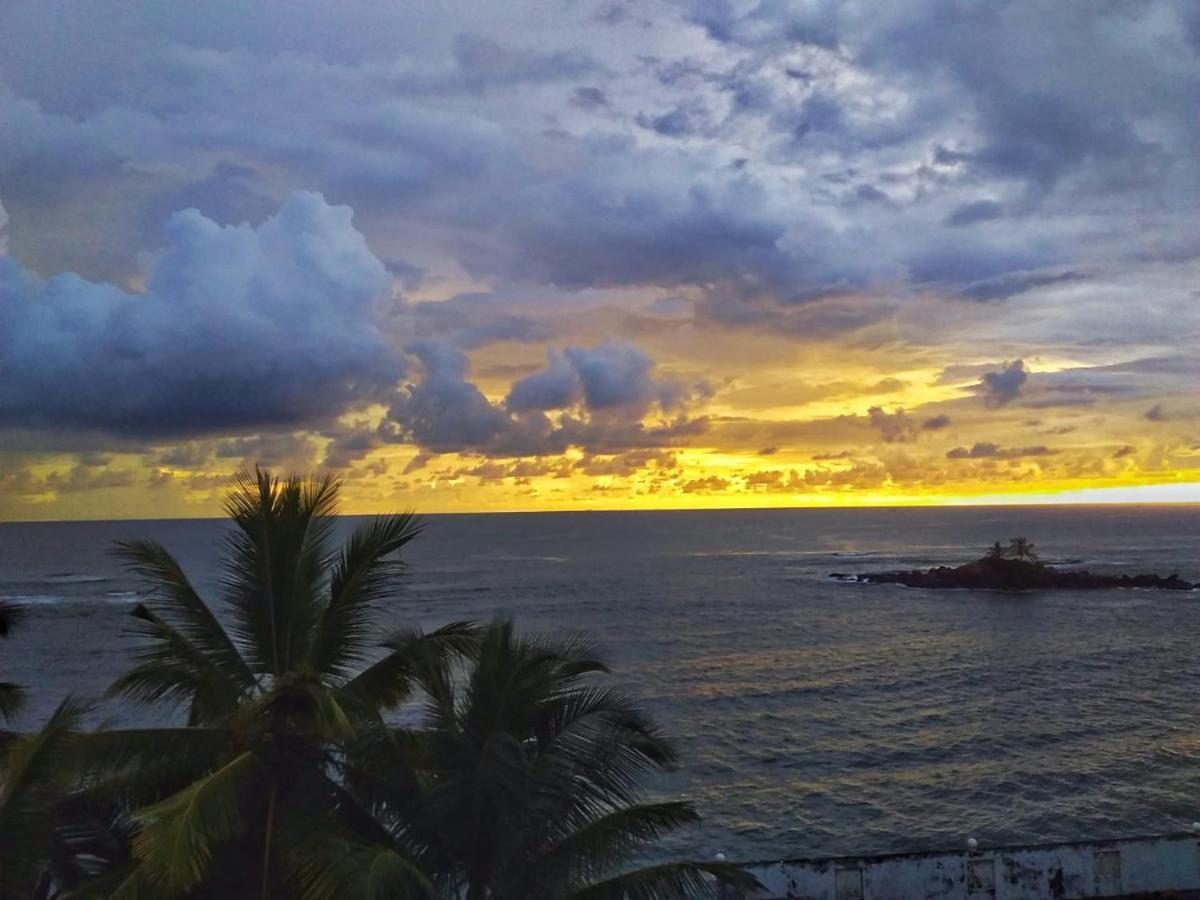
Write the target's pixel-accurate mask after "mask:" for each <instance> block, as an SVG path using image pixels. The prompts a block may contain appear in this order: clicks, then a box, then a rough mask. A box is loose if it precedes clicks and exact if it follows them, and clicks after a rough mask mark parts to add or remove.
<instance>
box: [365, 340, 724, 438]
mask: <svg viewBox="0 0 1200 900" xmlns="http://www.w3.org/2000/svg"><path fill="white" fill-rule="evenodd" d="M409 350H410V352H412V353H413V354H414V355H415V356H416V358H417V359H418V360H419V363H420V368H421V372H422V375H423V377H422V378H421V380H420V381H418V382H416V383H414V384H410V385H408V386H407V387H406V388H405V389H404V390H402V391H401V392H400V393H399V394H398V396H397V397H396V398H395V399H394V400H393V402H392V405H391V407H390V409H389V411H388V418H387V421H386V422H385V423H384V424H383V426H382V427H381V434H382V435H383V436H384V438H385V439H386V440H390V441H408V442H411V443H415V444H417V445H418V446H420V447H422V448H424V449H426V450H431V451H433V452H437V453H448V452H476V453H484V454H487V455H489V456H525V455H534V456H536V455H544V454H553V453H562V452H564V451H565V450H566V449H567V448H568V447H581V448H584V449H586V450H588V451H590V452H595V453H619V452H623V451H626V450H629V449H635V448H650V447H659V446H669V445H672V444H674V443H676V442H678V441H679V440H681V439H683V438H686V437H689V436H692V435H695V434H698V433H699V432H700V431H702V430H703V429H704V427H705V425H706V422H705V420H703V419H695V418H689V417H688V415H687V414H686V411H684V410H683V409H682V407H681V406H680V404H681V402H682V400H683V398H684V396H685V395H684V394H683V393H682V392H681V389H680V388H679V387H678V386H677V385H676V384H675V382H673V381H671V380H669V379H656V378H654V377H653V375H652V371H653V368H654V364H653V361H652V360H650V358H649V357H647V356H646V355H645V354H644V353H642V352H641V351H640V350H638V349H637V348H636V347H634V346H632V345H629V344H623V343H618V342H608V343H606V344H601V345H600V346H598V347H595V348H591V349H586V348H578V347H568V348H567V349H566V350H564V351H559V350H555V349H551V350H550V351H549V352H548V359H547V366H546V368H544V369H542V370H540V371H539V372H536V373H534V374H533V375H530V376H528V377H527V378H524V379H521V380H519V381H518V382H516V383H515V384H514V385H513V386H512V388H511V389H510V391H509V394H508V397H507V398H506V400H505V401H504V402H503V403H494V402H492V401H491V400H489V399H488V398H487V396H485V395H484V394H483V392H482V391H480V390H479V388H478V387H477V386H476V385H475V384H474V383H473V382H471V381H468V380H467V376H468V373H469V369H470V361H469V360H468V358H467V356H466V354H465V353H463V352H462V351H461V350H460V349H459V348H457V347H455V346H454V345H452V344H450V343H448V342H445V341H435V340H429V339H426V340H420V341H416V342H414V343H413V344H412V345H410V347H409ZM651 403H657V404H658V405H659V406H660V407H661V411H662V412H663V413H666V412H668V411H673V415H674V418H672V419H670V420H668V421H665V422H660V423H657V424H650V425H648V424H646V423H644V422H643V421H642V420H643V417H644V416H645V414H646V413H647V412H648V411H649V408H650V405H651ZM548 413H555V414H556V417H555V418H552V417H551V416H550V415H548Z"/></svg>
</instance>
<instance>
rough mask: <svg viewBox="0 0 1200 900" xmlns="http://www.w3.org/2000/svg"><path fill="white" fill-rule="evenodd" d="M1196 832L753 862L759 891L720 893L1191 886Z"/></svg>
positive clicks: (1183, 889) (1170, 890) (836, 896)
mask: <svg viewBox="0 0 1200 900" xmlns="http://www.w3.org/2000/svg"><path fill="white" fill-rule="evenodd" d="M1198 838H1200V835H1197V833H1195V832H1184V833H1176V834H1163V835H1152V836H1148V837H1135V838H1123V839H1119V840H1112V841H1072V842H1067V843H1058V844H1033V845H1026V846H1017V847H994V848H981V847H977V846H975V845H974V842H971V844H972V846H970V847H966V848H964V849H962V850H950V851H943V852H932V853H896V854H886V855H882V856H861V857H834V858H828V859H791V860H781V861H779V862H756V863H751V864H749V866H748V868H749V869H750V871H751V872H753V873H754V875H755V876H756V877H757V878H758V880H759V881H760V882H762V884H763V885H764V887H765V888H766V890H765V891H762V892H758V893H754V894H750V895H745V897H744V898H736V895H734V894H731V893H726V894H725V895H724V896H725V898H726V900H799V898H804V900H885V898H886V900H908V898H913V900H916V898H937V900H1042V898H1047V900H1050V898H1053V900H1069V898H1084V897H1122V896H1126V895H1129V894H1155V893H1157V894H1174V895H1178V894H1181V893H1184V894H1186V893H1189V892H1197V896H1200V841H1198Z"/></svg>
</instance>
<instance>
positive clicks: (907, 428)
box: [867, 406, 917, 444]
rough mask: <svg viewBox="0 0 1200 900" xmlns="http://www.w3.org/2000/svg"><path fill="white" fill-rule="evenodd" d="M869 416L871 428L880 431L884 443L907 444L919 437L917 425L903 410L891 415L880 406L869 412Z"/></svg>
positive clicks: (872, 408)
mask: <svg viewBox="0 0 1200 900" xmlns="http://www.w3.org/2000/svg"><path fill="white" fill-rule="evenodd" d="M867 416H868V419H869V420H870V424H871V427H872V428H875V429H877V430H878V431H879V434H880V436H881V437H882V438H883V440H884V443H887V444H899V443H906V442H908V441H912V440H915V439H916V437H917V423H916V422H914V421H913V420H912V419H911V418H910V417H909V415H908V413H906V412H905V411H904V410H903V409H898V410H896V411H895V412H891V413H889V412H884V410H883V408H882V407H880V406H872V407H871V408H870V409H868V410H867Z"/></svg>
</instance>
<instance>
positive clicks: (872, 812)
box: [0, 506, 1200, 860]
mask: <svg viewBox="0 0 1200 900" xmlns="http://www.w3.org/2000/svg"><path fill="white" fill-rule="evenodd" d="M427 522H428V527H427V530H426V531H425V533H424V534H423V535H422V537H421V538H420V539H419V541H417V542H416V543H415V544H413V545H412V546H411V552H410V553H409V554H408V559H409V560H410V562H411V564H412V568H411V572H410V574H409V575H408V577H407V579H406V584H405V587H404V589H403V591H402V592H401V593H400V594H399V595H398V596H397V597H396V599H395V600H394V601H393V602H392V603H390V604H389V606H388V607H387V608H386V610H385V611H384V613H383V614H382V621H383V625H384V626H385V627H389V626H400V625H408V624H414V623H415V624H419V625H422V626H425V627H436V626H437V625H438V624H440V623H444V622H449V621H452V620H457V619H463V618H477V619H488V618H491V617H493V616H497V615H512V616H513V617H515V619H516V621H517V622H518V623H519V624H520V625H522V626H524V627H526V628H529V629H543V630H558V631H563V630H572V629H584V630H586V631H588V632H590V633H591V634H592V635H594V636H595V637H596V638H597V639H598V640H599V642H600V643H601V645H602V646H603V647H604V648H605V649H606V651H607V653H608V656H609V658H610V659H611V661H612V663H613V665H614V667H615V671H616V680H617V681H619V682H620V683H621V684H622V685H624V686H625V687H627V688H628V689H629V690H630V691H631V692H633V693H634V694H635V695H636V696H638V697H640V698H641V699H642V700H643V701H644V703H645V704H646V706H647V707H648V708H649V709H650V710H651V711H652V712H653V713H654V714H655V716H656V717H657V718H658V720H659V721H660V722H661V723H662V725H663V726H665V728H666V729H667V730H668V731H669V732H670V733H671V734H672V735H673V736H674V737H675V738H676V739H677V741H678V744H679V746H680V748H681V750H682V752H683V760H684V761H683V764H682V767H681V769H680V771H679V772H677V773H675V774H673V775H671V776H669V777H668V778H667V779H665V780H663V781H661V782H659V783H657V784H656V785H655V786H654V789H655V790H656V791H657V792H660V793H663V794H669V795H674V796H684V797H689V798H691V799H693V800H694V801H695V802H696V803H697V804H698V806H699V808H700V810H701V812H702V813H703V815H704V825H703V826H702V827H701V828H700V829H697V830H690V831H688V832H687V833H685V834H681V835H679V836H678V837H677V838H676V839H675V842H674V843H673V844H671V845H669V847H668V849H669V850H672V851H681V850H682V851H686V852H688V853H692V854H697V855H703V856H708V855H710V854H712V853H716V852H718V851H719V852H724V853H726V854H728V855H729V857H730V858H740V859H758V860H764V859H780V858H784V857H797V856H805V855H814V854H821V855H825V854H850V853H859V852H883V851H899V850H919V849H933V848H942V847H947V846H957V845H960V844H961V842H962V841H963V840H964V839H965V837H966V836H967V835H972V836H975V837H976V838H978V839H979V840H980V842H981V843H985V844H995V843H1001V842H1026V841H1047V840H1059V839H1073V838H1083V837H1111V836H1119V835H1133V834H1142V833H1149V832H1157V831H1168V830H1173V829H1178V828H1181V827H1187V826H1188V825H1189V824H1190V823H1191V822H1193V821H1194V820H1198V819H1200V592H1193V593H1173V592H1151V591H1119V590H1112V591H1093V592H1078V593H1075V592H1062V593H1045V594H1036V593H1031V594H1004V593H995V592H976V591H926V590H915V589H906V588H901V587H897V586H893V585H856V584H845V583H840V582H837V581H835V580H832V579H830V578H829V575H830V573H832V572H859V571H871V570H880V569H892V568H897V567H916V566H922V567H923V566H929V565H935V564H941V563H947V564H955V563H960V562H965V561H967V560H969V559H973V558H976V557H978V556H979V555H981V553H982V551H983V550H984V549H985V548H987V547H988V546H989V545H990V544H991V543H992V542H993V541H996V540H1001V541H1007V540H1008V539H1009V538H1010V537H1013V536H1016V535H1023V536H1025V537H1028V538H1029V539H1031V540H1032V541H1034V542H1035V544H1036V546H1037V548H1038V549H1039V551H1041V553H1042V556H1043V559H1045V560H1047V561H1049V562H1051V563H1056V564H1057V563H1062V564H1070V565H1073V566H1078V567H1081V568H1088V569H1091V570H1093V571H1118V570H1125V571H1130V570H1132V571H1143V570H1146V571H1156V572H1159V573H1162V574H1169V573H1170V572H1175V571H1178V572H1179V573H1180V575H1181V576H1182V577H1184V578H1188V579H1189V580H1197V579H1200V507H1197V506H1177V507H1094V506H1093V507H1041V508H974V509H915V510H914V509H909V510H844V511H842V510H839V511H833V510H778V511H742V510H731V511H721V512H637V513H581V514H571V513H546V514H513V515H478V516H472V515H464V516H430V517H428V519H427ZM343 524H345V525H346V526H347V527H349V526H351V525H353V524H354V520H350V519H347V520H345V521H344V523H343ZM224 528H225V525H224V524H223V523H222V522H220V521H215V520H208V521H196V520H193V521H149V522H87V523H46V524H7V525H0V597H4V598H6V599H10V600H14V601H17V602H20V603H24V604H26V605H28V607H29V615H28V617H27V619H26V620H25V622H24V623H23V624H22V626H21V628H20V630H19V631H17V632H15V633H14V634H13V635H12V636H11V637H10V638H9V639H8V640H7V641H5V642H3V643H0V677H2V678H4V679H5V680H12V681H17V682H21V683H24V684H26V685H28V686H30V688H31V692H32V700H31V703H30V706H29V709H28V711H27V713H26V716H25V721H26V722H27V723H34V722H36V721H38V720H40V719H41V718H43V717H44V716H45V715H46V714H47V713H48V712H49V711H50V710H51V709H52V708H53V706H54V705H55V704H56V703H57V702H58V700H59V699H60V698H61V697H63V696H64V695H65V694H67V693H72V694H77V695H83V696H99V695H101V694H102V693H103V691H104V689H105V687H106V686H107V685H108V684H109V683H110V682H111V681H112V679H113V678H114V677H115V676H116V675H117V674H118V673H120V672H121V671H122V670H123V668H124V667H126V666H127V665H128V664H129V649H130V647H131V642H132V640H133V639H132V638H131V637H130V636H129V635H128V634H127V633H126V628H127V623H128V617H127V614H128V611H129V609H130V608H131V607H132V605H133V604H134V603H135V602H137V599H138V593H137V592H138V590H139V586H138V585H137V583H136V582H135V581H133V580H131V579H130V577H128V576H127V575H126V574H124V573H122V572H121V570H120V569H119V568H118V566H117V565H116V563H115V561H114V560H113V559H112V558H111V556H110V555H109V553H108V551H109V548H110V547H111V545H112V542H113V541H114V540H115V539H118V538H123V537H147V538H154V539H157V540H159V541H161V542H163V543H164V544H166V545H167V547H168V548H170V549H171V550H172V551H173V552H175V553H176V554H177V556H178V557H179V559H180V561H181V562H182V563H183V565H184V567H185V568H186V569H187V570H188V571H189V572H190V573H191V574H192V576H193V579H194V581H196V582H197V583H198V584H199V585H200V586H201V587H202V588H203V589H205V590H207V591H209V593H210V594H211V595H213V596H214V597H215V595H216V589H215V582H216V579H217V576H218V569H217V560H218V554H219V544H220V538H221V535H222V533H223V530H224ZM99 715H101V716H103V717H105V718H107V719H109V720H111V721H113V722H118V723H121V722H128V723H133V722H139V721H153V720H154V713H153V712H152V711H147V710H143V709H135V708H131V707H128V706H125V705H122V704H121V703H120V702H118V701H114V700H108V701H105V702H104V704H103V705H102V707H101V713H100V714H99Z"/></svg>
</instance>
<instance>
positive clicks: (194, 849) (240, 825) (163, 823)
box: [133, 753, 260, 896]
mask: <svg viewBox="0 0 1200 900" xmlns="http://www.w3.org/2000/svg"><path fill="white" fill-rule="evenodd" d="M259 768H260V766H259V763H258V760H257V759H256V758H255V756H254V754H252V753H242V754H241V755H239V756H237V757H235V758H234V759H232V760H231V761H230V762H228V763H226V764H225V765H224V766H222V767H221V768H220V769H217V770H216V771H215V772H212V773H211V774H209V775H207V776H205V777H204V778H201V779H200V780H198V781H196V782H194V783H193V784H191V785H189V786H188V787H186V788H184V789H183V790H181V791H179V792H178V793H176V794H173V795H171V796H170V797H167V798H166V799H165V800H161V801H159V802H158V803H156V804H154V805H153V806H150V807H148V808H146V809H144V810H141V811H140V812H138V813H137V815H136V816H135V819H136V821H137V822H138V825H139V830H138V834H137V836H136V837H135V838H134V841H133V852H134V856H135V857H136V858H137V859H138V860H139V861H140V863H141V867H140V868H141V870H142V871H143V872H144V873H145V877H146V878H147V879H148V880H149V881H150V882H152V883H154V884H156V885H157V886H158V887H160V888H161V889H163V890H166V891H168V892H170V893H171V894H172V895H173V896H178V895H183V894H185V893H186V892H187V891H188V890H190V889H191V888H193V887H194V886H195V885H197V884H198V883H200V881H201V880H202V879H203V878H204V877H205V875H206V874H207V872H208V869H209V865H210V863H211V861H212V858H213V853H214V851H215V849H216V848H217V847H218V846H219V845H220V844H222V843H224V842H226V841H230V840H233V839H234V838H236V837H238V836H239V835H241V833H242V831H243V829H244V828H245V816H246V809H245V804H246V793H247V789H248V787H249V786H250V785H251V784H252V783H253V781H254V778H255V776H256V775H257V774H258V772H259Z"/></svg>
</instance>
